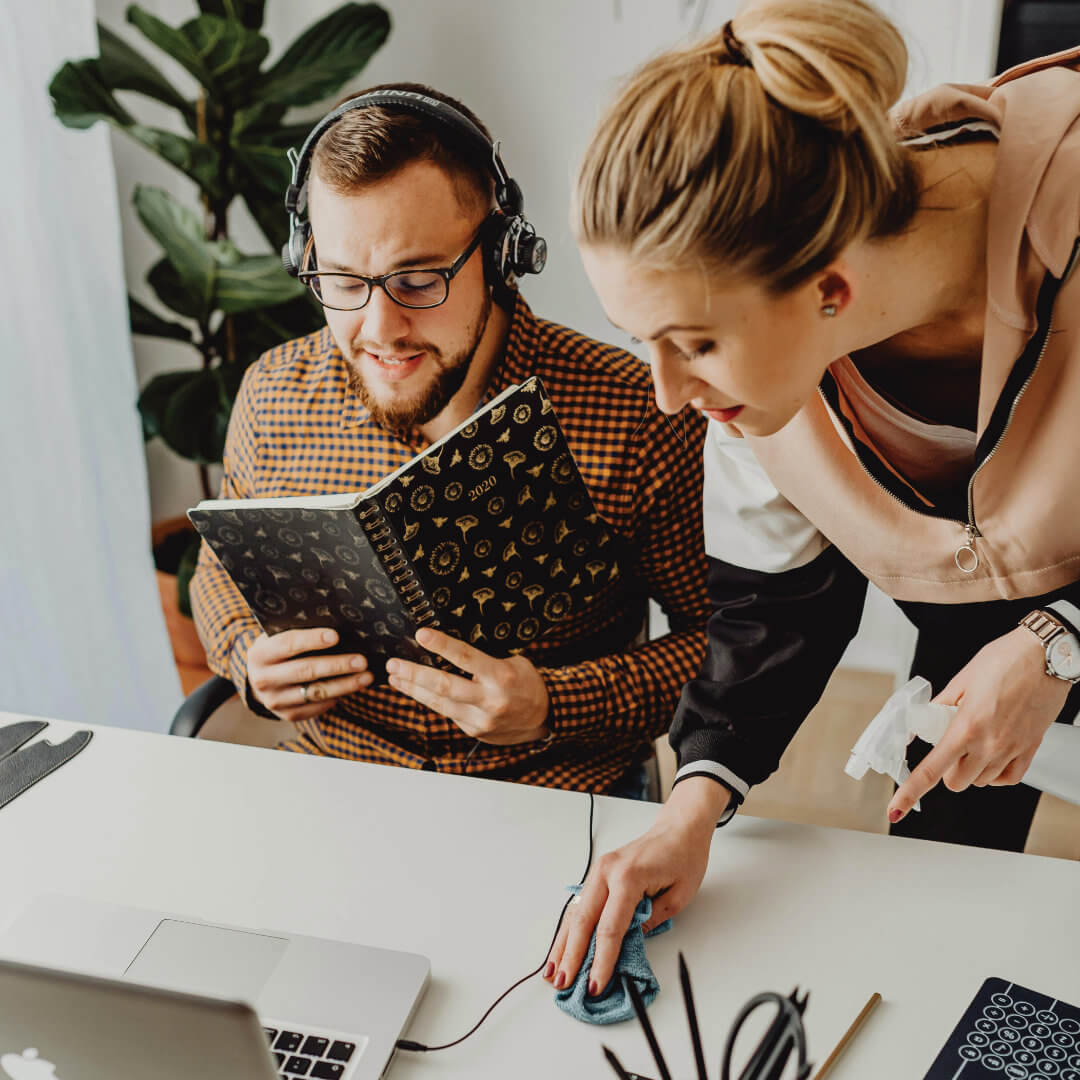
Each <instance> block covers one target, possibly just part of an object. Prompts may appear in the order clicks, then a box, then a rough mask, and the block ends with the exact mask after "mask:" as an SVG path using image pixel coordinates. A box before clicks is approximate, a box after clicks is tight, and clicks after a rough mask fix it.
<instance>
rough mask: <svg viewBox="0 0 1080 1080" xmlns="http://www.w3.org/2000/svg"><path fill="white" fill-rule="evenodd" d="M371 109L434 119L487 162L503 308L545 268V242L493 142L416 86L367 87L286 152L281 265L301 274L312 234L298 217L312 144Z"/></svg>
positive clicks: (495, 277)
mask: <svg viewBox="0 0 1080 1080" xmlns="http://www.w3.org/2000/svg"><path fill="white" fill-rule="evenodd" d="M369 108H390V109H401V110H405V111H409V112H414V113H419V114H420V115H422V116H424V117H427V118H428V119H431V120H435V121H437V122H438V123H440V124H443V125H444V126H445V127H447V128H449V129H451V130H452V131H454V132H455V133H456V134H458V135H460V136H461V137H462V138H463V139H464V140H465V141H466V142H467V143H469V144H470V145H471V146H472V147H473V148H474V149H475V150H476V151H477V154H478V156H479V157H481V158H482V159H484V160H485V162H486V163H487V166H488V168H489V169H490V170H491V173H492V176H493V177H494V179H495V202H496V204H497V205H498V207H499V210H500V211H502V214H503V217H504V219H505V220H504V222H503V224H502V227H501V228H499V229H498V230H496V231H494V234H493V236H492V238H491V243H490V244H489V253H488V254H486V256H485V259H486V262H487V265H488V268H489V277H490V278H491V284H492V287H493V289H494V291H495V296H496V299H497V300H498V301H499V302H500V303H501V304H503V306H509V305H512V302H513V291H512V289H511V288H510V285H511V283H512V281H513V279H514V278H515V277H516V276H517V275H519V274H538V273H540V271H541V270H543V268H544V264H545V263H546V261H547V244H546V243H545V242H544V239H543V237H540V236H537V235H536V232H535V230H534V229H533V227H532V226H531V225H530V224H529V223H528V221H527V220H526V219H525V215H524V209H525V199H524V197H523V196H522V193H521V188H520V187H519V185H518V183H517V181H516V180H514V179H513V178H512V177H511V176H510V175H509V173H508V172H507V171H506V166H505V165H504V164H503V161H502V157H501V156H500V154H499V143H497V142H492V140H491V139H490V138H488V136H487V135H485V134H484V132H483V131H482V130H481V129H480V128H479V127H478V126H477V125H476V124H475V123H474V122H473V121H472V120H470V119H469V117H467V116H466V115H465V114H464V113H462V112H460V111H459V110H458V109H455V108H454V107H453V106H451V105H449V104H447V103H446V102H445V101H440V100H439V99H438V98H433V97H431V96H430V95H428V94H422V93H419V92H417V91H415V90H370V91H368V92H367V93H366V94H358V95H357V96H356V97H354V98H350V99H349V100H348V101H345V102H342V104H340V105H339V106H338V107H337V108H336V109H334V110H333V111H331V112H329V113H327V115H326V116H324V117H323V118H322V119H321V120H320V121H319V122H318V124H316V125H315V127H314V128H313V129H312V130H311V132H310V133H309V134H308V137H307V138H306V139H305V140H304V143H303V145H302V146H301V147H300V152H299V153H297V152H296V151H295V150H292V149H290V150H289V151H288V158H289V162H290V164H291V165H292V179H291V181H290V183H289V186H288V187H287V188H286V189H285V210H286V212H287V213H288V215H289V239H288V241H287V243H286V244H285V247H284V249H283V250H282V253H281V261H282V263H283V265H284V267H285V269H286V270H287V271H288V272H289V273H290V274H292V275H293V277H295V276H296V275H297V274H298V273H299V272H300V268H301V265H302V262H303V253H304V248H305V246H306V244H307V239H308V237H309V236H310V232H311V226H310V224H309V223H308V222H307V221H306V220H304V218H303V217H302V216H301V215H302V214H303V213H304V211H305V210H306V209H307V186H308V173H309V170H310V168H311V157H312V155H313V153H314V152H315V145H316V144H317V143H318V141H319V139H321V138H322V136H323V135H324V134H326V131H327V130H328V129H329V128H331V127H332V126H333V125H334V124H336V123H337V122H338V120H340V119H341V118H342V117H343V116H344V115H345V114H346V113H349V112H352V111H353V110H354V109H369Z"/></svg>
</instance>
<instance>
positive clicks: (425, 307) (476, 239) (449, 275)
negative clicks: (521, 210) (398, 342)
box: [296, 210, 499, 311]
mask: <svg viewBox="0 0 1080 1080" xmlns="http://www.w3.org/2000/svg"><path fill="white" fill-rule="evenodd" d="M498 213H499V211H498V210H492V211H491V213H490V214H488V216H487V217H486V218H484V220H483V221H482V222H480V227H479V228H478V229H477V230H476V232H475V233H474V234H473V238H472V239H471V240H470V241H469V246H468V247H467V248H466V249H465V250H464V251H463V252H462V253H461V254H460V255H459V256H458V257H457V258H456V259H455V260H454V261H453V262H452V263H451V264H450V265H449V266H434V267H428V266H414V267H407V268H403V269H400V270H391V271H390V273H389V274H379V275H378V276H376V277H368V276H367V275H366V274H352V273H349V272H348V271H346V270H319V269H315V270H301V271H300V273H299V274H297V275H296V276H297V277H298V278H299V279H300V281H302V282H303V283H304V284H305V285H306V286H307V287H308V288H309V289H310V290H311V292H312V295H313V296H314V297H315V299H316V300H318V301H319V303H320V304H322V306H323V307H324V308H329V309H330V310H331V311H363V310H364V308H366V307H367V306H368V304H369V303H371V298H372V296H374V295H375V288H376V286H378V288H380V289H382V291H383V292H384V293H386V295H387V296H388V297H389V298H390V299H391V300H392V301H393V302H394V303H395V304H397V306H398V307H403V308H405V309H406V310H408V311H430V310H431V309H432V308H437V307H442V305H443V304H445V303H446V301H447V300H449V299H450V282H451V281H453V280H454V278H456V277H457V275H458V274H459V273H460V272H461V271H462V270H463V269H464V267H465V264H466V263H467V262H468V261H469V259H471V258H472V256H473V253H474V252H475V251H476V249H477V247H478V246H479V244H480V241H481V240H482V239H483V237H484V232H485V231H486V229H487V226H488V222H489V221H491V219H492V218H494V217H496V216H497V215H498ZM400 274H438V275H439V277H441V278H442V279H443V281H444V282H445V284H446V293H445V294H444V295H443V298H442V299H441V300H440V301H439V302H438V303H437V304H404V303H402V302H401V301H400V300H399V299H398V298H397V297H396V296H394V294H393V293H392V292H391V291H390V290H389V289H388V288H387V287H386V282H387V281H389V280H390V279H391V278H393V277H397V276H398V275H400ZM318 277H343V278H352V279H353V280H355V281H362V282H363V283H364V284H365V285H367V287H368V294H367V296H366V297H365V299H364V302H363V303H362V304H360V305H359V306H358V307H348V308H342V307H334V305H333V304H327V303H326V302H325V301H324V300H323V299H322V297H321V296H319V294H318V293H317V292H316V291H315V286H314V285H313V284H312V280H313V279H314V278H318Z"/></svg>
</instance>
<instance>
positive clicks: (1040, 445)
mask: <svg viewBox="0 0 1080 1080" xmlns="http://www.w3.org/2000/svg"><path fill="white" fill-rule="evenodd" d="M895 120H896V123H897V127H898V131H899V132H900V134H901V136H910V135H915V134H919V133H923V132H928V131H931V130H936V129H940V128H950V127H956V126H959V125H961V124H962V123H963V122H970V121H973V120H974V121H983V122H986V123H988V124H989V125H990V126H991V127H992V128H993V129H995V131H996V132H997V135H998V151H997V164H996V169H995V175H994V179H993V184H992V187H991V192H990V212H989V236H988V249H987V259H988V268H987V269H988V275H987V306H986V326H985V338H984V345H983V358H982V369H981V378H980V386H979V403H978V427H977V432H976V433H977V436H978V446H977V450H976V455H975V469H974V472H973V474H972V476H971V479H970V481H969V483H968V486H967V494H966V500H965V502H966V505H960V504H958V505H957V506H956V507H953V508H950V509H949V510H945V509H943V508H941V507H939V506H934V505H932V504H930V503H928V502H927V500H925V499H924V498H923V497H922V496H920V494H919V493H918V492H916V491H915V490H914V489H913V488H912V487H910V486H909V485H907V484H905V483H904V482H903V480H901V479H900V478H899V477H897V476H896V474H895V473H894V472H893V471H892V470H891V469H890V468H889V467H888V464H887V463H886V462H884V461H882V460H881V459H880V457H879V456H878V455H877V454H876V452H875V451H874V450H873V449H872V448H870V447H869V446H867V445H866V444H865V443H863V442H862V441H861V440H860V439H859V429H858V425H857V422H855V420H854V416H853V414H852V413H851V411H850V409H848V408H846V403H845V401H844V398H843V395H842V393H841V392H840V391H839V389H838V387H837V384H836V383H835V381H833V380H832V379H831V377H830V376H829V375H826V378H825V380H824V382H823V385H822V392H821V394H820V395H819V396H818V397H816V398H814V399H813V400H812V401H810V402H809V403H808V404H807V405H806V406H805V407H804V408H803V409H802V410H801V412H799V413H798V415H797V416H796V417H795V418H794V419H793V420H792V421H791V422H790V423H789V424H787V425H786V426H785V427H784V428H783V430H781V431H780V432H778V433H776V434H775V435H771V436H769V437H767V438H754V439H750V440H748V441H749V442H750V443H751V445H752V447H753V451H754V454H755V456H756V457H757V459H758V461H759V462H760V463H761V465H762V466H763V467H764V468H765V470H766V472H767V473H768V475H769V478H770V479H771V480H772V482H773V484H775V486H776V488H777V489H778V490H779V492H780V493H781V494H782V495H783V496H785V497H786V499H787V500H788V501H789V502H790V503H791V504H793V505H794V507H795V508H796V509H797V510H798V511H800V512H801V513H802V514H803V515H804V516H805V517H806V518H807V519H808V520H809V522H811V523H812V524H813V525H815V526H816V527H817V529H819V530H820V532H821V533H822V534H824V536H825V537H827V538H828V539H829V540H830V541H831V542H832V543H833V544H835V545H836V546H837V547H838V548H839V549H840V550H841V551H842V552H843V554H844V555H846V556H847V558H848V559H850V560H851V561H852V562H853V563H854V564H855V566H857V567H858V568H859V570H861V571H862V572H863V573H864V574H865V575H866V577H867V578H869V579H870V580H871V581H873V582H874V583H875V584H876V585H877V586H878V587H879V588H881V589H882V590H883V591H884V592H886V593H887V594H889V595H890V596H892V597H894V598H896V599H898V600H911V601H925V602H930V603H946V604H948V603H966V602H972V601H986V600H995V599H1002V598H1004V599H1012V598H1016V597H1023V596H1035V595H1039V594H1042V593H1047V592H1051V591H1052V590H1055V589H1058V588H1060V587H1062V586H1064V585H1067V584H1069V583H1072V582H1075V581H1077V580H1080V272H1078V271H1077V270H1076V263H1077V262H1078V261H1080V239H1078V234H1080V48H1078V49H1072V50H1069V51H1067V52H1063V53H1058V54H1056V55H1054V56H1050V57H1045V58H1043V59H1041V60H1036V61H1032V62H1031V63H1028V64H1023V65H1020V66H1018V67H1016V68H1013V69H1012V70H1010V71H1008V72H1006V73H1005V74H1003V75H1001V76H999V77H998V78H997V79H995V80H994V81H993V82H991V83H988V84H985V85H953V84H948V85H944V86H940V87H937V88H936V89H934V90H930V91H928V92H927V93H925V94H922V95H920V96H919V97H917V98H915V99H913V100H911V101H909V102H906V103H904V104H902V105H901V106H898V108H897V111H896V114H895Z"/></svg>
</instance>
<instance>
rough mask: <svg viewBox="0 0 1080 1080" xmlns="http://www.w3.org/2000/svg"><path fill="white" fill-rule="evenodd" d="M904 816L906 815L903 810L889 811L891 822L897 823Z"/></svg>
mask: <svg viewBox="0 0 1080 1080" xmlns="http://www.w3.org/2000/svg"><path fill="white" fill-rule="evenodd" d="M903 816H904V811H903V810H890V811H889V822H890V824H892V825H895V824H896V823H897V822H898V821H899V820H900V819H901V818H902V817H903Z"/></svg>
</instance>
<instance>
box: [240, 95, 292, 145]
mask: <svg viewBox="0 0 1080 1080" xmlns="http://www.w3.org/2000/svg"><path fill="white" fill-rule="evenodd" d="M287 111H288V106H287V105H264V104H262V103H261V102H256V103H255V104H254V105H250V106H248V107H247V108H245V109H237V110H236V112H235V113H234V114H233V123H232V131H231V132H230V138H231V141H232V142H245V141H247V140H248V139H250V140H252V141H254V142H260V141H262V140H265V139H271V138H273V136H274V135H275V134H276V133H277V132H278V131H279V130H280V129H281V121H282V119H283V118H284V116H285V113H286V112H287Z"/></svg>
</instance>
